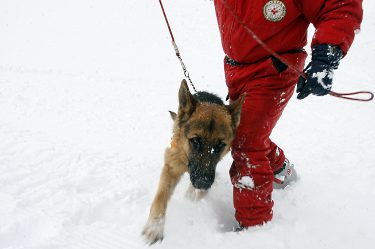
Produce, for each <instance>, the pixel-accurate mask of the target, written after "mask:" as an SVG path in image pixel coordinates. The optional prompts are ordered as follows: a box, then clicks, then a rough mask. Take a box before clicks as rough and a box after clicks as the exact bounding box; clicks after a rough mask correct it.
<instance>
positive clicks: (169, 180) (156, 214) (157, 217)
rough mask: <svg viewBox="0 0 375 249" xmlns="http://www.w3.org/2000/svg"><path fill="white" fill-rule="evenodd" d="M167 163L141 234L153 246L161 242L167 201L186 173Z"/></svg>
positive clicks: (181, 168)
mask: <svg viewBox="0 0 375 249" xmlns="http://www.w3.org/2000/svg"><path fill="white" fill-rule="evenodd" d="M167 154H168V153H167ZM169 163H171V162H169ZM169 163H166V164H165V165H164V167H163V170H162V173H161V176H160V182H159V187H158V190H157V193H156V196H155V198H154V201H153V202H152V206H151V209H150V214H149V217H148V221H147V223H146V225H145V227H144V228H143V232H142V234H143V235H144V236H145V238H146V241H147V243H149V244H154V243H155V242H157V241H161V240H163V233H164V223H165V213H166V210H167V204H168V200H169V198H170V197H171V195H172V193H173V191H174V189H175V187H176V185H177V183H178V182H179V180H180V178H181V175H182V174H183V173H184V172H185V171H186V169H185V168H184V167H181V166H180V167H179V166H177V165H176V164H174V163H173V164H169Z"/></svg>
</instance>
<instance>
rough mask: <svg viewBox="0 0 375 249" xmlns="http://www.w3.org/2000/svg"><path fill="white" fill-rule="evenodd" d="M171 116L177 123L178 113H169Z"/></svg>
mask: <svg viewBox="0 0 375 249" xmlns="http://www.w3.org/2000/svg"><path fill="white" fill-rule="evenodd" d="M169 115H171V118H172V120H173V121H176V119H177V113H175V112H172V111H169Z"/></svg>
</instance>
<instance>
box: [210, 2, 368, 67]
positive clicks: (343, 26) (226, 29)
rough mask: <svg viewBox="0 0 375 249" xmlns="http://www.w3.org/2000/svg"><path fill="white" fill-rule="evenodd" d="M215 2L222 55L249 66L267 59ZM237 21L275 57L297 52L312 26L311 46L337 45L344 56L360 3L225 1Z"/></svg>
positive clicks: (357, 24)
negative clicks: (256, 37) (278, 54)
mask: <svg viewBox="0 0 375 249" xmlns="http://www.w3.org/2000/svg"><path fill="white" fill-rule="evenodd" d="M222 1H223V0H215V9H216V15H217V19H218V24H219V29H220V35H221V41H222V45H223V49H224V52H225V53H226V54H227V55H228V56H229V57H230V58H232V59H234V60H235V61H238V62H244V63H253V62H256V61H258V60H261V59H264V58H266V57H269V56H270V55H269V54H268V53H267V52H266V51H265V50H264V49H263V48H262V47H261V46H260V45H259V44H258V43H257V42H256V41H255V40H254V39H253V38H252V36H251V35H250V34H248V33H247V32H246V31H245V29H244V28H243V27H242V26H241V24H239V23H238V22H237V21H236V20H235V19H234V17H233V16H232V14H231V13H230V12H229V11H228V10H227V9H226V8H225V6H224V4H223V2H222ZM225 1H226V2H227V3H228V4H229V5H230V6H231V7H232V8H233V9H234V11H235V12H236V13H237V15H238V17H239V18H240V19H241V20H243V21H244V22H245V23H246V25H247V26H248V27H249V28H250V29H252V30H253V31H254V32H255V33H256V34H257V35H258V36H259V37H260V39H262V40H263V41H264V42H265V43H266V44H267V45H268V46H269V47H270V48H272V49H273V50H274V51H275V52H277V53H280V54H282V53H285V52H288V51H292V50H296V49H301V48H303V47H304V46H305V45H306V43H307V28H308V26H309V24H310V23H312V24H313V25H314V26H315V28H316V32H315V35H314V38H313V40H312V46H314V45H315V44H332V45H339V46H340V47H341V49H342V50H343V52H344V54H346V53H347V51H348V49H349V47H350V45H351V44H352V42H353V39H354V36H355V31H356V30H359V29H360V23H361V21H362V14H363V11H362V0H282V1H275V0H273V1H272V0H271V1H270V0H225Z"/></svg>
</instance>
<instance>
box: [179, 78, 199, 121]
mask: <svg viewBox="0 0 375 249" xmlns="http://www.w3.org/2000/svg"><path fill="white" fill-rule="evenodd" d="M178 101H179V107H178V120H179V121H180V122H185V121H187V120H188V119H189V118H190V116H191V114H192V113H193V112H194V110H195V107H196V105H197V101H196V100H195V99H194V97H193V95H191V93H190V91H189V87H188V85H187V83H186V80H182V82H181V86H180V90H179V91H178Z"/></svg>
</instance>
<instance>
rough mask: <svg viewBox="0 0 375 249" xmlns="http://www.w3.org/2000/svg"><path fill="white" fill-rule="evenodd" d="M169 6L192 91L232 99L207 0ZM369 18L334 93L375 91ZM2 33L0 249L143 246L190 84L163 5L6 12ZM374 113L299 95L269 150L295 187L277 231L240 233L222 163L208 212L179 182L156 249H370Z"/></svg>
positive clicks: (44, 4)
mask: <svg viewBox="0 0 375 249" xmlns="http://www.w3.org/2000/svg"><path fill="white" fill-rule="evenodd" d="M164 4H165V8H166V11H167V13H168V15H169V18H170V22H171V25H172V29H173V31H174V35H175V38H176V41H177V43H178V46H179V49H180V52H181V54H182V57H183V59H184V62H185V64H186V66H187V67H188V70H189V72H190V74H191V77H192V79H193V80H194V83H195V85H196V87H197V88H198V89H199V90H209V91H211V92H215V93H217V94H218V95H220V96H222V97H225V96H226V87H225V83H224V75H223V65H222V61H223V53H222V50H221V47H220V38H219V32H218V28H217V26H216V25H217V24H216V20H215V13H214V9H213V3H212V1H208V0H203V1H202V0H190V1H172V0H164ZM364 7H365V9H366V12H365V14H366V15H365V19H364V22H363V25H362V28H361V33H360V35H358V36H357V38H356V40H355V43H354V45H353V47H352V48H351V51H350V53H349V54H348V55H347V56H346V57H345V58H344V60H343V61H342V62H341V64H340V68H339V69H338V70H337V71H336V72H335V77H334V83H333V90H335V91H338V92H347V91H356V90H362V89H372V90H374V82H373V81H374V80H373V76H372V71H373V66H374V62H373V58H374V57H375V46H374V45H375V38H373V35H372V34H373V33H374V31H375V30H374V29H375V20H374V19H373V18H371V17H372V16H373V15H374V14H375V3H373V2H372V1H364ZM0 33H1V39H0V54H1V56H0V116H1V117H2V118H1V121H0V151H1V153H0V203H1V204H0V217H1V219H0V248H4V249H5V248H7V249H24V248H27V249H63V248H64V249H69V248H90V249H95V248H100V249H110V248H113V249H120V248H125V249H134V248H145V244H144V241H143V238H142V237H141V236H140V233H141V230H142V227H143V226H144V225H145V223H146V221H147V215H148V211H149V207H150V204H151V201H152V199H153V196H154V194H155V192H156V187H157V184H158V180H159V174H160V170H161V166H162V164H163V152H164V149H165V148H166V147H167V146H168V145H169V142H170V134H171V129H172V121H171V119H170V116H169V113H168V110H172V111H176V109H177V91H178V87H179V85H180V81H181V79H182V71H181V68H180V64H179V62H178V60H177V58H176V57H175V55H174V50H173V47H172V45H171V43H170V38H169V34H168V32H167V29H166V26H165V23H164V20H163V16H162V14H161V11H160V8H159V3H158V1H150V0H146V1H137V0H127V1H123V0H113V1H106V2H104V1H101V0H82V1H74V0H66V1H47V0H35V1H21V0H4V1H2V2H1V4H0ZM310 33H311V34H313V31H312V30H311V32H310ZM374 105H375V104H374V102H371V103H360V102H351V101H345V100H341V99H337V98H334V97H330V96H327V97H315V96H309V97H308V98H307V99H305V100H303V101H298V100H297V99H296V98H295V96H294V97H293V99H292V100H291V102H290V104H289V105H288V107H287V109H286V110H285V112H284V115H283V117H282V118H281V120H280V122H279V124H278V126H277V127H276V129H275V131H274V133H273V134H272V138H273V140H275V141H276V142H277V143H278V144H279V145H280V146H281V147H282V148H283V149H284V150H285V151H286V153H287V155H288V157H289V159H290V160H291V161H292V162H293V163H294V164H295V165H296V170H297V171H298V175H299V181H298V182H296V183H295V184H293V185H291V186H290V187H288V188H286V189H285V190H275V191H274V194H273V199H274V202H275V206H274V219H273V220H272V222H270V223H268V224H266V225H264V226H260V227H255V228H252V229H249V230H248V231H244V232H242V233H234V232H232V228H233V226H234V225H235V220H234V217H233V215H234V210H233V207H232V186H231V182H230V179H229V176H228V170H229V167H230V164H231V159H230V156H227V157H225V158H224V160H223V161H222V162H220V164H219V165H218V170H217V171H218V172H217V176H216V180H215V183H214V185H213V187H212V189H211V190H210V191H209V193H208V195H207V196H205V197H204V198H203V199H202V200H199V201H195V202H194V201H191V200H189V199H187V198H185V191H186V189H187V188H188V185H189V177H188V176H186V175H185V176H184V177H183V179H182V180H181V182H180V184H179V185H178V187H177V188H176V190H175V193H174V195H173V196H172V198H171V201H170V205H169V207H168V211H167V217H166V220H165V231H164V232H165V238H164V240H163V242H162V243H161V244H156V245H154V248H181V249H183V248H217V249H220V248H223V249H224V248H237V249H241V248H254V249H255V248H256V249H262V248H265V249H266V248H267V249H268V248H275V249H283V248H288V249H293V248H301V247H303V248H306V249H309V248H314V249H315V248H319V249H322V248H342V249H345V248H363V249H366V248H372V247H373V245H374V244H375V237H374V236H373V230H374V224H375V185H374V184H373V179H374V178H375V153H374V148H375V131H374V129H373V127H375V106H374Z"/></svg>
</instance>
